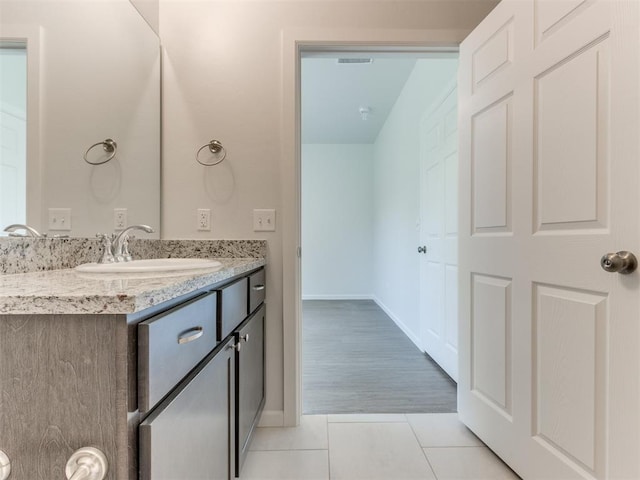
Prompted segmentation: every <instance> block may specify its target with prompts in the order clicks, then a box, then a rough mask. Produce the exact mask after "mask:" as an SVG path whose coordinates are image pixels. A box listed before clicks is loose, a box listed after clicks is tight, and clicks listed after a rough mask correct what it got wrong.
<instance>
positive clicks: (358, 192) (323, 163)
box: [302, 144, 373, 299]
mask: <svg viewBox="0 0 640 480" xmlns="http://www.w3.org/2000/svg"><path fill="white" fill-rule="evenodd" d="M372 187H373V146H372V145H348V144H333V145H327V144H307V145H303V146H302V251H303V257H302V298H303V299H355V298H371V293H372V287H373V282H372V281H371V274H372V272H373V268H372V261H373V255H372V253H373V235H372V233H373V192H372Z"/></svg>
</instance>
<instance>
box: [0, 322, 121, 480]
mask: <svg viewBox="0 0 640 480" xmlns="http://www.w3.org/2000/svg"><path fill="white" fill-rule="evenodd" d="M126 327H127V325H126V316H124V315H0V449H1V450H4V451H5V453H7V455H8V456H9V459H10V461H11V480H51V479H53V478H66V477H65V473H64V469H65V465H66V462H67V459H68V458H69V457H70V456H71V454H72V453H73V452H74V451H75V450H77V449H78V448H81V447H85V446H94V447H97V448H99V449H100V450H102V451H103V452H104V453H105V455H106V456H107V459H108V462H109V473H108V474H107V477H106V478H107V479H110V480H115V479H123V478H127V476H128V465H127V464H128V462H127V457H128V455H127V454H128V452H127V444H128V442H127V422H126V419H127V415H126V412H127V382H128V380H127V338H126V337H127V328H126Z"/></svg>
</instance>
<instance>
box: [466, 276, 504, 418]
mask: <svg viewBox="0 0 640 480" xmlns="http://www.w3.org/2000/svg"><path fill="white" fill-rule="evenodd" d="M472 278H473V280H472V281H473V287H472V297H473V311H472V314H471V332H472V333H471V356H472V372H471V392H472V393H473V394H474V395H476V396H477V398H478V399H479V400H480V401H482V402H485V403H487V404H488V405H489V406H490V407H492V408H497V409H498V410H499V411H500V412H502V413H503V414H504V416H505V417H506V418H508V419H511V396H512V395H511V388H512V380H511V371H512V368H511V343H510V342H509V341H508V339H509V338H510V332H511V280H510V279H507V278H500V277H491V276H487V275H473V277H472Z"/></svg>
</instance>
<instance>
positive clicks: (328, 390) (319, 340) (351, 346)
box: [302, 300, 457, 414]
mask: <svg viewBox="0 0 640 480" xmlns="http://www.w3.org/2000/svg"><path fill="white" fill-rule="evenodd" d="M302 318H303V332H302V336H303V342H302V348H303V351H302V358H303V412H304V413H305V414H331V413H452V412H456V411H457V409H456V405H457V404H456V384H455V382H454V381H453V380H452V379H451V378H450V377H449V376H448V375H447V374H446V373H445V372H444V371H443V370H442V369H441V368H440V367H439V366H438V365H437V364H436V363H435V362H434V361H433V360H432V359H431V358H430V357H429V356H427V355H425V354H424V353H422V352H421V351H420V350H419V349H418V348H417V347H416V346H415V345H414V344H413V342H411V340H409V339H408V338H407V336H406V335H405V334H404V333H403V332H402V330H400V329H399V328H398V326H397V325H396V324H395V323H394V322H393V320H391V319H390V318H389V317H388V316H387V315H386V314H385V313H384V311H382V310H381V309H380V307H378V306H377V305H376V304H375V302H373V301H371V300H305V301H304V302H303V316H302Z"/></svg>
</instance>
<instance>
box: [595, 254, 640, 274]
mask: <svg viewBox="0 0 640 480" xmlns="http://www.w3.org/2000/svg"><path fill="white" fill-rule="evenodd" d="M600 266H601V267H602V269H603V270H604V271H605V272H610V273H621V274H623V275H627V274H629V273H632V272H634V271H635V270H636V268H638V259H637V258H636V256H635V255H634V254H633V253H631V252H627V251H624V250H622V251H620V252H616V253H607V254H606V255H603V257H602V258H601V259H600Z"/></svg>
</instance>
